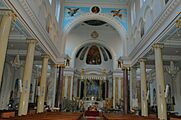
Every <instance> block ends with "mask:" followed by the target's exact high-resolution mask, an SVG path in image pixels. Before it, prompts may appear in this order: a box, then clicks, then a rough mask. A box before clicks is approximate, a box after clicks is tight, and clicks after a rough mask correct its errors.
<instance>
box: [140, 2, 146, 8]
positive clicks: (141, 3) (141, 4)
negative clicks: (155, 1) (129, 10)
mask: <svg viewBox="0 0 181 120" xmlns="http://www.w3.org/2000/svg"><path fill="white" fill-rule="evenodd" d="M145 1H146V0H140V8H142V6H143V4H144V2H145Z"/></svg>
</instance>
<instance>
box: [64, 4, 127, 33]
mask: <svg viewBox="0 0 181 120" xmlns="http://www.w3.org/2000/svg"><path fill="white" fill-rule="evenodd" d="M64 11H65V13H64V20H63V26H62V27H63V30H64V31H65V29H66V27H67V26H68V25H69V24H71V22H72V21H73V20H74V19H75V18H77V17H79V16H80V15H83V14H87V13H95V14H98V13H99V14H106V15H109V16H111V17H113V18H114V19H116V20H117V21H118V22H119V23H120V24H121V25H122V26H123V27H124V28H125V30H128V23H127V21H128V15H127V14H128V13H127V12H128V10H127V8H119V9H117V8H101V7H99V6H96V5H95V6H91V7H72V6H65V7H64Z"/></svg>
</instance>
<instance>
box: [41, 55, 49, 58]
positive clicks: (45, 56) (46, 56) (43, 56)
mask: <svg viewBox="0 0 181 120" xmlns="http://www.w3.org/2000/svg"><path fill="white" fill-rule="evenodd" d="M41 57H42V58H46V59H49V58H50V56H49V55H47V54H43V55H42V56H41Z"/></svg>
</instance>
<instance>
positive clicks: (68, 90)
mask: <svg viewBox="0 0 181 120" xmlns="http://www.w3.org/2000/svg"><path fill="white" fill-rule="evenodd" d="M67 86H68V87H67V88H68V89H67V97H68V99H69V100H70V91H71V76H68V79H67Z"/></svg>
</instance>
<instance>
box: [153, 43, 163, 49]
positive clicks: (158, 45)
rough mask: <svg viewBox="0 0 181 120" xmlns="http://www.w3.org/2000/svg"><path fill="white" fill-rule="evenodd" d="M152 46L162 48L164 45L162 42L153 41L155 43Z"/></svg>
mask: <svg viewBox="0 0 181 120" xmlns="http://www.w3.org/2000/svg"><path fill="white" fill-rule="evenodd" d="M152 47H153V48H163V47H164V44H163V43H155V44H153V46H152Z"/></svg>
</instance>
